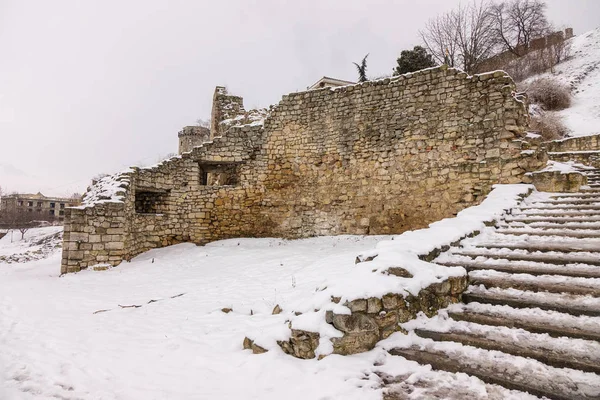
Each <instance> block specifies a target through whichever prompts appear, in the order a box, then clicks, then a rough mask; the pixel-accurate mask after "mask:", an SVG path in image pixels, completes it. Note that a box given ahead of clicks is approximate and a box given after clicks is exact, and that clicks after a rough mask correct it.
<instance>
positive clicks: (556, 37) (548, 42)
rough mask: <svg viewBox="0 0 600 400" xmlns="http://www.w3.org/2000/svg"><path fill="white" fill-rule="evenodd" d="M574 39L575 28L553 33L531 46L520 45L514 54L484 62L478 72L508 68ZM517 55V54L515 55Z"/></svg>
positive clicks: (509, 53) (508, 53) (505, 54)
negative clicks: (517, 61)
mask: <svg viewBox="0 0 600 400" xmlns="http://www.w3.org/2000/svg"><path fill="white" fill-rule="evenodd" d="M572 37H573V28H566V29H565V30H564V31H557V32H552V33H550V34H548V35H546V36H543V37H540V38H535V39H533V40H531V42H530V43H529V46H525V45H519V46H517V47H516V48H515V50H514V52H512V51H510V50H506V51H503V52H502V53H499V54H496V55H494V56H492V57H490V58H488V59H487V60H484V61H483V62H482V63H481V64H480V65H479V66H478V67H477V72H487V71H493V70H496V69H503V68H506V65H508V63H510V62H511V61H514V60H516V59H517V58H520V57H523V56H526V55H527V54H529V53H531V52H533V51H540V50H544V49H547V48H549V47H550V46H554V45H556V44H559V43H562V42H564V41H565V40H568V39H571V38H572ZM515 53H516V54H515Z"/></svg>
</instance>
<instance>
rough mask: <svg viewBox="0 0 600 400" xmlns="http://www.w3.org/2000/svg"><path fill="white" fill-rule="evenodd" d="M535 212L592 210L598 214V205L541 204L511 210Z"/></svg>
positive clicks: (599, 210) (513, 211) (599, 206)
mask: <svg viewBox="0 0 600 400" xmlns="http://www.w3.org/2000/svg"><path fill="white" fill-rule="evenodd" d="M537 210H549V211H560V210H563V211H574V210H594V211H598V213H599V214H600V204H598V205H585V204H584V205H569V206H564V205H561V204H556V205H552V204H542V205H537V206H536V205H523V206H521V207H519V208H513V210H512V213H515V212H521V211H537Z"/></svg>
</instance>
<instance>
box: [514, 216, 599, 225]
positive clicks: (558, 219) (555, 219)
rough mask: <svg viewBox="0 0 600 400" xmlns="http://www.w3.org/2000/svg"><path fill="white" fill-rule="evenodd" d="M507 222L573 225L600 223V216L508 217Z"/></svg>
mask: <svg viewBox="0 0 600 400" xmlns="http://www.w3.org/2000/svg"><path fill="white" fill-rule="evenodd" d="M504 220H505V221H506V222H524V223H526V224H530V223H534V222H553V223H572V222H600V216H580V217H575V216H565V217H546V216H531V217H527V216H524V217H521V216H518V217H506V218H505V219H504Z"/></svg>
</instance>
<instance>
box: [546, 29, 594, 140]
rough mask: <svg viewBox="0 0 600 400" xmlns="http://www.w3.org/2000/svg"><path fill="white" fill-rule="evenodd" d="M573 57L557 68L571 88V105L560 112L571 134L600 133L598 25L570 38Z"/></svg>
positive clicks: (560, 75) (561, 77)
mask: <svg viewBox="0 0 600 400" xmlns="http://www.w3.org/2000/svg"><path fill="white" fill-rule="evenodd" d="M571 55H572V58H571V59H569V60H567V61H565V62H563V63H561V64H559V65H558V66H557V67H556V74H557V76H558V77H559V78H560V79H561V80H563V81H564V82H565V83H567V84H569V85H570V86H571V87H572V88H573V94H574V97H573V104H572V105H571V107H570V108H568V109H566V110H563V111H561V112H559V114H560V115H561V116H562V117H563V120H564V123H565V125H566V126H567V128H569V130H570V131H571V133H570V135H571V136H587V135H593V134H598V133H600V28H597V29H594V30H592V31H589V32H586V33H584V34H581V35H578V36H576V37H575V38H573V39H572V40H571Z"/></svg>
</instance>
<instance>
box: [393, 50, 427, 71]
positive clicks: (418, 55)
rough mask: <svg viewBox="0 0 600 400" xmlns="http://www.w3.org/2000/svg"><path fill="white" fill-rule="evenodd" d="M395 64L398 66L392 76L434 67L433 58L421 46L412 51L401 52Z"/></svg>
mask: <svg viewBox="0 0 600 400" xmlns="http://www.w3.org/2000/svg"><path fill="white" fill-rule="evenodd" d="M397 62H398V66H397V67H396V68H395V69H394V75H401V74H406V73H408V72H414V71H418V70H420V69H425V68H431V67H435V61H433V57H432V56H431V54H429V53H427V50H425V49H424V48H423V47H421V46H415V47H414V49H412V50H403V51H402V53H400V58H398V60H397Z"/></svg>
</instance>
